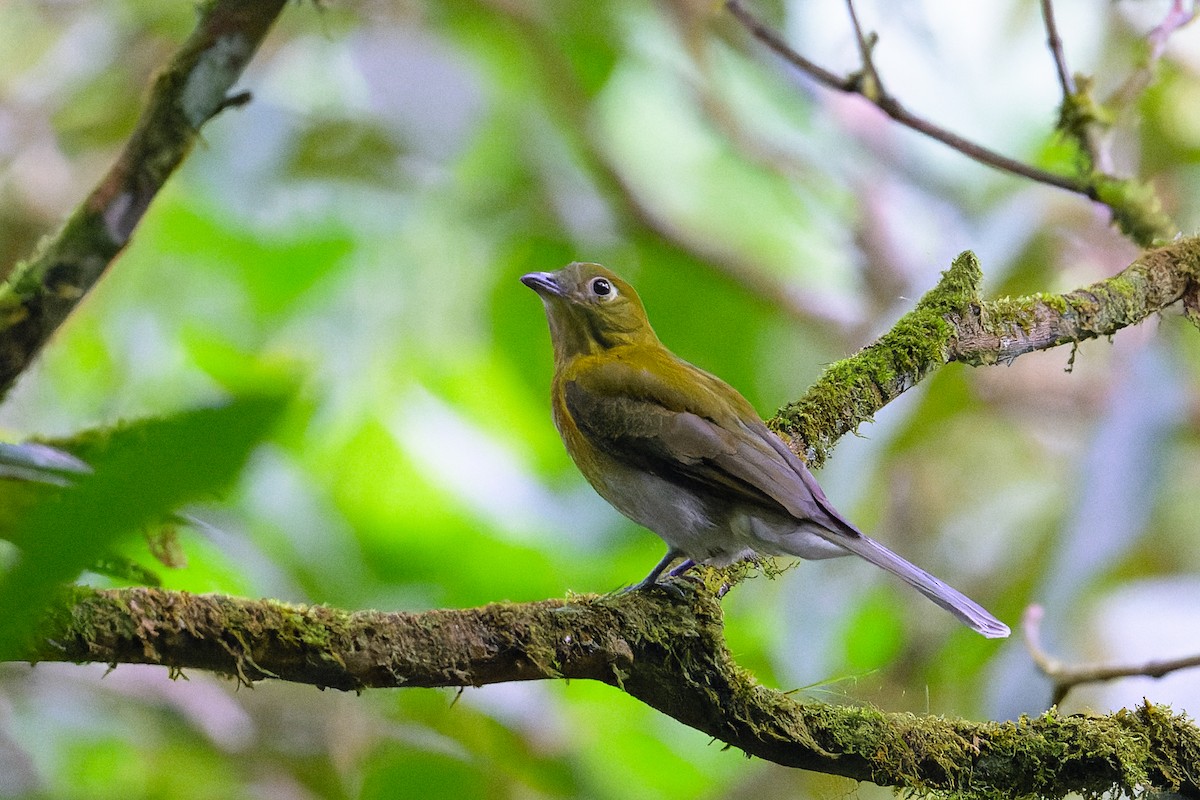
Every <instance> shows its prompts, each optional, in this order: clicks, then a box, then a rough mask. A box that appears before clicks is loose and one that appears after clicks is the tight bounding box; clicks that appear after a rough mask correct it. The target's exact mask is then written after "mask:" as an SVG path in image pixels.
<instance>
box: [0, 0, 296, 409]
mask: <svg viewBox="0 0 1200 800" xmlns="http://www.w3.org/2000/svg"><path fill="white" fill-rule="evenodd" d="M283 5H284V0H212V1H211V2H208V3H206V4H204V5H202V6H201V16H200V20H199V23H198V24H197V26H196V28H195V30H194V31H193V32H192V35H191V36H190V37H189V38H188V39H187V41H186V42H184V44H183V45H182V46H181V47H180V49H179V51H178V52H177V53H176V54H175V56H174V57H173V58H172V59H171V61H170V63H168V64H167V65H166V67H165V68H164V69H163V70H162V71H161V72H160V73H159V74H158V77H157V78H156V79H155V82H154V87H153V89H152V90H151V92H150V97H149V99H148V101H147V103H146V108H145V110H144V111H143V112H142V115H141V118H140V119H139V120H138V122H137V126H136V128H135V129H134V132H133V134H132V136H130V138H129V140H128V141H127V142H126V144H125V148H124V150H122V151H121V154H120V156H118V157H117V160H116V162H115V163H114V164H113V165H112V166H111V167H110V168H109V170H108V172H107V173H106V174H105V175H104V177H103V178H101V180H100V183H99V184H97V186H96V187H95V189H93V190H92V193H91V194H90V195H89V196H88V198H87V200H85V201H84V202H83V203H82V204H81V205H80V206H79V207H78V208H77V209H76V210H75V212H74V213H73V214H72V215H71V217H70V218H69V219H68V220H67V222H66V223H65V224H64V225H63V227H62V228H61V229H60V230H59V231H58V232H57V233H56V234H54V235H53V236H52V237H50V238H48V239H47V240H45V241H44V242H42V244H41V245H40V246H39V247H38V251H37V252H36V253H35V254H34V255H33V256H32V257H31V258H29V259H28V260H26V261H23V262H22V263H20V264H18V265H17V266H16V267H15V268H14V269H13V271H12V273H11V274H10V275H9V277H8V279H7V280H6V281H5V282H4V284H3V285H0V395H3V394H4V393H5V392H7V391H8V390H9V389H10V388H11V387H12V385H13V383H14V382H15V381H16V379H17V376H19V375H20V374H21V372H22V371H24V369H25V368H26V367H27V366H28V365H29V363H30V362H31V361H32V360H33V358H34V356H36V355H37V353H38V351H39V350H40V349H41V347H42V345H44V344H45V343H46V341H47V340H48V339H49V338H50V335H51V334H53V333H54V331H55V330H57V328H58V326H59V325H61V324H62V322H63V320H65V319H66V318H67V315H68V314H70V313H71V311H72V310H73V309H74V308H75V307H76V305H78V304H79V302H80V301H81V300H82V299H83V297H84V295H86V294H87V292H88V291H89V290H90V289H91V288H92V286H94V285H95V283H96V281H98V280H99V279H100V277H101V276H102V275H103V274H104V271H105V270H106V269H107V268H108V265H109V264H110V263H112V261H113V260H114V259H115V258H116V257H117V256H118V255H119V254H120V253H121V251H122V250H123V249H124V248H125V245H126V244H128V243H129V238H130V236H131V235H132V234H133V230H134V228H135V227H136V226H137V224H138V222H140V221H141V219H142V216H143V215H144V214H145V213H146V209H147V208H148V207H149V205H150V201H151V200H153V199H154V197H155V195H157V194H158V191H159V189H161V188H162V186H163V184H164V183H165V182H166V180H167V178H169V177H170V176H171V174H172V173H173V172H174V171H175V169H176V167H178V166H179V164H180V163H181V162H182V161H183V159H184V158H185V157H186V156H187V154H188V153H189V152H190V151H191V148H192V145H193V144H194V143H195V141H196V138H197V137H198V136H199V132H200V127H201V126H202V125H204V123H206V122H208V120H210V119H212V118H213V117H214V116H216V115H217V114H218V113H220V112H221V111H222V110H224V109H225V108H228V107H230V106H235V105H242V104H244V103H245V102H246V101H247V99H248V96H247V95H246V94H245V93H240V94H237V95H234V96H233V97H230V96H229V95H228V91H229V89H230V87H231V86H232V85H233V83H234V82H235V81H236V80H237V79H238V77H239V76H240V75H241V73H242V70H243V69H244V68H245V66H246V64H247V63H248V62H249V60H250V58H251V56H253V55H254V53H255V51H256V50H257V49H258V46H259V44H260V43H261V42H262V40H263V37H265V36H266V34H267V31H268V30H269V29H270V27H271V24H272V23H273V22H274V21H275V18H276V17H277V16H278V15H279V12H280V11H281V10H282V9H283Z"/></svg>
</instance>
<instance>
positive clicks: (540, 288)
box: [521, 272, 563, 297]
mask: <svg viewBox="0 0 1200 800" xmlns="http://www.w3.org/2000/svg"><path fill="white" fill-rule="evenodd" d="M521 283H523V284H525V285H526V286H528V287H529V288H530V289H533V290H534V291H535V292H537V293H538V294H540V295H542V296H550V297H562V293H563V292H562V289H561V288H559V285H558V284H557V283H556V282H555V280H554V273H552V272H530V273H529V274H528V275H522V276H521Z"/></svg>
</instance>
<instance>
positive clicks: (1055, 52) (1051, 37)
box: [1042, 0, 1075, 103]
mask: <svg viewBox="0 0 1200 800" xmlns="http://www.w3.org/2000/svg"><path fill="white" fill-rule="evenodd" d="M1042 20H1043V22H1045V24H1046V44H1047V45H1048V46H1049V47H1050V54H1051V55H1052V56H1054V66H1055V68H1056V69H1057V70H1058V84H1059V86H1061V87H1062V93H1063V102H1064V103H1065V102H1067V101H1068V100H1069V99H1070V97H1071V95H1073V94H1075V78H1074V76H1072V75H1071V71H1070V70H1069V69H1067V56H1066V54H1065V53H1064V52H1063V42H1062V38H1060V37H1059V35H1058V23H1057V22H1055V21H1054V0H1042Z"/></svg>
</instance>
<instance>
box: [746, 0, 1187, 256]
mask: <svg viewBox="0 0 1200 800" xmlns="http://www.w3.org/2000/svg"><path fill="white" fill-rule="evenodd" d="M725 7H726V8H727V9H728V10H729V12H730V14H732V15H733V16H734V17H735V18H736V19H737V20H738V22H740V23H741V24H742V26H743V27H745V28H746V30H747V31H749V32H750V35H751V36H753V37H754V38H755V39H757V40H759V41H760V42H762V43H763V44H764V45H766V46H767V47H768V48H770V49H771V50H772V51H774V52H775V54H776V55H778V56H779V57H780V58H782V59H783V60H784V61H786V62H787V63H789V64H791V65H792V66H793V67H795V68H796V69H799V70H800V71H801V72H804V73H805V74H807V75H809V76H810V77H812V78H813V79H815V80H816V81H817V82H818V83H820V84H822V85H824V86H826V87H828V88H830V89H834V90H836V91H839V92H845V93H847V94H857V95H860V96H862V97H863V98H865V99H866V100H867V101H869V102H871V103H872V104H874V105H875V106H876V107H877V108H879V110H881V111H882V112H883V113H885V114H887V115H888V116H889V117H891V118H892V119H893V120H895V121H896V122H898V123H900V124H901V125H903V126H905V127H907V128H910V129H912V130H914V131H916V132H918V133H920V134H922V135H924V136H927V137H929V138H930V139H933V140H934V141H938V142H941V143H942V144H944V145H946V146H948V147H950V148H951V149H953V150H957V151H958V152H960V153H962V154H963V155H965V156H967V157H968V158H971V159H973V160H975V161H978V162H979V163H981V164H984V165H986V166H989V167H992V168H993V169H997V170H1000V171H1002V172H1008V173H1010V174H1012V175H1017V176H1020V177H1023V178H1028V179H1029V180H1032V181H1037V182H1038V183H1044V184H1046V185H1048V186H1055V187H1057V188H1059V189H1065V190H1067V191H1069V192H1074V193H1076V194H1080V195H1083V196H1084V197H1087V198H1089V199H1091V200H1094V201H1096V202H1098V203H1103V204H1104V205H1106V206H1108V208H1109V210H1110V211H1111V212H1112V219H1113V222H1114V224H1116V226H1117V227H1118V228H1119V229H1120V230H1121V232H1122V233H1124V234H1125V235H1126V236H1128V237H1129V238H1130V239H1132V240H1133V241H1134V242H1135V243H1137V244H1139V245H1141V246H1143V247H1146V246H1149V245H1150V244H1152V243H1155V242H1159V241H1164V240H1168V239H1170V238H1171V237H1172V236H1174V235H1175V234H1176V233H1177V232H1178V229H1177V228H1176V227H1175V223H1174V222H1173V221H1172V220H1171V219H1170V217H1168V216H1167V214H1166V213H1165V212H1163V210H1162V203H1161V201H1160V199H1159V198H1158V195H1157V194H1156V193H1155V192H1154V189H1153V188H1152V187H1151V186H1150V185H1149V184H1147V183H1143V182H1140V181H1137V180H1135V179H1132V178H1119V177H1115V176H1113V175H1111V174H1109V173H1108V172H1107V171H1106V170H1104V169H1103V167H1104V165H1103V164H1097V163H1092V162H1093V161H1094V154H1095V153H1096V152H1098V147H1093V146H1092V144H1091V139H1090V138H1089V137H1091V136H1093V133H1089V131H1093V129H1094V127H1095V126H1094V123H1095V122H1097V121H1098V119H1099V117H1100V116H1101V112H1100V110H1099V109H1098V108H1096V107H1095V105H1096V104H1095V102H1094V101H1093V100H1092V98H1091V95H1090V92H1089V91H1086V90H1085V91H1080V92H1076V93H1074V94H1072V95H1070V96H1069V100H1070V102H1064V103H1063V105H1062V108H1061V110H1060V114H1059V124H1058V129H1059V131H1060V132H1062V133H1065V134H1067V135H1068V136H1071V137H1073V138H1075V139H1076V140H1077V141H1080V142H1082V145H1081V146H1082V148H1083V152H1084V154H1085V155H1086V156H1087V158H1085V159H1084V161H1085V162H1087V163H1086V164H1084V165H1082V166H1081V168H1080V169H1079V170H1078V172H1079V175H1077V176H1068V175H1061V174H1058V173H1054V172H1048V171H1046V170H1044V169H1040V168H1038V167H1035V166H1033V165H1032V164H1027V163H1025V162H1023V161H1019V160H1017V159H1015V158H1010V157H1009V156H1006V155H1003V154H1001V153H997V152H996V151H994V150H991V149H989V148H986V147H984V146H982V145H980V144H979V143H977V142H973V141H971V140H969V139H966V138H965V137H962V136H959V135H958V134H956V133H953V132H952V131H949V130H946V129H945V128H942V127H941V126H939V125H936V124H934V123H933V122H931V121H929V120H927V119H925V118H924V117H921V116H919V115H917V114H914V113H912V112H911V111H909V110H908V109H907V108H905V107H904V106H903V105H901V104H900V101H898V100H897V99H896V98H895V97H894V96H892V95H890V94H888V93H887V92H886V91H884V90H883V86H882V84H881V83H880V79H879V76H878V74H877V72H876V70H875V67H874V65H873V63H872V62H871V47H872V46H873V44H874V42H873V41H872V40H867V39H864V37H863V34H862V30H861V28H860V26H859V24H858V20H857V17H856V16H854V17H852V19H853V21H854V27H855V32H856V34H857V37H858V40H859V50H860V52H861V54H862V58H863V68H862V70H861V71H860V72H858V73H856V74H853V75H850V76H847V77H841V76H838V75H836V74H834V73H832V72H830V71H829V70H827V69H825V68H823V67H820V66H818V65H817V64H815V63H813V62H812V61H811V60H809V59H807V58H805V57H804V56H802V55H800V54H799V53H797V52H796V51H795V50H793V49H792V48H791V46H789V45H788V43H787V42H786V41H784V40H783V38H782V37H781V36H780V35H779V34H778V33H776V32H775V31H773V30H772V29H771V28H770V27H769V26H767V25H766V24H765V23H763V22H762V21H761V20H760V19H759V18H758V17H756V16H755V15H754V14H753V13H751V12H750V10H749V9H747V8H746V7H745V5H743V4H742V2H741V0H726V3H725ZM850 8H851V11H852V12H853V5H851V6H850ZM1045 8H1048V6H1046V7H1045Z"/></svg>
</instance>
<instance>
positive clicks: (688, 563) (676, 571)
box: [667, 558, 696, 578]
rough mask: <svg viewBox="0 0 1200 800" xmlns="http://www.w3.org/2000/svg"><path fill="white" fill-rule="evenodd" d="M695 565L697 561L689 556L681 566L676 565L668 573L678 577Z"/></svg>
mask: <svg viewBox="0 0 1200 800" xmlns="http://www.w3.org/2000/svg"><path fill="white" fill-rule="evenodd" d="M694 566H696V562H695V561H692V560H691V559H690V558H689V559H688V560H686V561H684V562H683V563H682V564H680V565H679V566H677V567H675V569H673V570H671V571H670V572H668V573H667V574H668V575H670V576H671V577H672V578H678V577H679V576H680V575H682V574H683V573H685V572H687V571H688V570H689V569H691V568H692V567H694Z"/></svg>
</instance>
